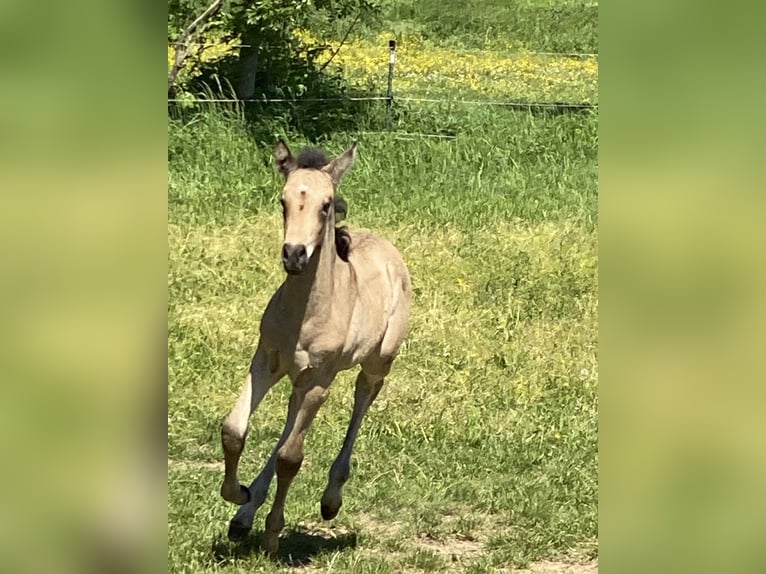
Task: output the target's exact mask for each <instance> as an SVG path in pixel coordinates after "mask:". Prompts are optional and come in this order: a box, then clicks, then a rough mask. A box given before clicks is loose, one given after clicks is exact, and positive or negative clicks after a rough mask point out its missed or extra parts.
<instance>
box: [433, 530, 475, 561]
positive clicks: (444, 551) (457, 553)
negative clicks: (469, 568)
mask: <svg viewBox="0 0 766 574" xmlns="http://www.w3.org/2000/svg"><path fill="white" fill-rule="evenodd" d="M418 546H419V547H420V548H422V549H424V550H429V551H431V552H433V553H434V554H436V555H437V556H443V557H444V558H447V559H448V560H450V561H452V562H457V563H461V564H464V563H467V562H472V561H473V560H475V559H476V558H477V557H478V556H479V555H480V554H481V553H482V552H484V545H483V544H481V543H480V542H477V541H476V540H469V539H467V538H462V537H446V538H440V539H438V540H437V539H435V538H433V537H431V536H424V537H422V538H420V539H419V540H418Z"/></svg>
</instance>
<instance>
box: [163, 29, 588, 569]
mask: <svg viewBox="0 0 766 574" xmlns="http://www.w3.org/2000/svg"><path fill="white" fill-rule="evenodd" d="M443 43H444V44H445V46H446V45H447V44H448V42H443ZM445 49H446V48H445ZM461 49H467V47H464V48H461ZM487 57H488V58H490V59H491V58H492V57H493V56H492V54H488V56H487ZM379 111H380V110H375V109H373V110H372V111H371V115H370V117H367V116H365V117H362V118H360V119H359V126H360V127H359V129H358V130H347V129H344V130H343V131H333V130H332V129H327V130H324V131H322V132H321V135H320V137H318V138H316V139H315V141H316V142H317V143H320V144H321V145H322V146H323V147H324V148H326V149H327V150H328V151H330V152H331V153H338V152H340V151H342V150H343V149H345V147H347V146H348V144H349V143H350V141H351V140H352V139H358V140H359V141H360V147H359V157H358V163H357V165H356V166H355V167H354V169H353V171H352V172H351V173H350V174H349V175H348V176H347V178H346V180H345V181H344V183H343V184H342V187H341V192H342V193H343V195H344V197H345V198H346V199H347V200H348V203H349V217H348V224H349V226H351V227H353V228H370V229H373V230H375V231H376V232H377V233H380V234H381V235H384V236H386V237H388V238H389V239H390V240H392V241H393V242H394V244H395V245H397V246H398V247H399V249H400V250H401V252H402V254H403V256H404V258H405V260H406V262H407V264H408V265H409V268H410V271H411V273H412V277H413V286H414V306H413V312H412V320H411V328H410V333H409V336H408V339H407V341H406V343H405V345H404V347H403V349H402V352H401V355H400V357H399V359H398V360H397V362H396V363H395V365H394V370H393V372H392V374H391V376H390V379H389V382H388V384H387V385H386V387H384V389H383V391H382V392H381V395H380V396H379V398H378V399H377V401H376V402H375V403H374V404H373V406H372V407H371V409H370V412H369V414H368V416H367V418H366V419H365V422H364V424H363V426H362V430H361V433H360V436H359V439H358V442H357V447H356V450H355V455H354V459H353V463H352V477H351V480H350V481H349V483H348V486H347V487H346V490H345V496H344V506H343V508H342V509H341V512H340V514H339V516H338V517H337V518H336V519H335V520H333V521H332V522H329V523H324V522H322V520H321V518H320V516H319V498H320V496H321V494H322V490H323V488H324V485H325V480H326V476H327V471H328V469H329V465H330V464H331V462H332V460H333V458H334V456H335V455H336V454H337V451H338V449H339V448H340V444H341V441H342V439H343V434H344V432H345V428H346V425H347V424H348V418H349V416H350V411H351V401H352V391H353V388H352V381H353V377H354V376H355V372H346V373H343V374H341V375H340V376H339V377H338V379H337V380H336V382H335V383H334V385H333V387H332V392H331V396H330V399H329V400H328V402H327V403H326V404H325V405H324V407H323V408H322V410H321V411H320V413H319V415H318V416H317V419H316V421H315V423H314V425H313V427H312V429H311V432H310V433H309V436H308V438H307V444H306V461H305V463H304V467H303V468H302V470H301V472H300V474H299V475H298V477H297V478H296V480H295V481H294V483H293V487H292V489H291V491H290V495H289V497H288V501H287V507H286V520H287V525H286V528H285V530H284V532H283V536H282V543H281V556H280V559H279V560H278V561H276V562H274V561H271V560H269V559H267V558H266V557H265V556H264V555H263V554H262V553H261V552H259V551H258V544H257V534H258V531H259V530H260V529H262V525H263V520H264V519H265V515H266V513H267V512H268V508H267V506H268V505H269V504H270V502H271V497H273V490H274V488H273V487H272V492H271V494H270V497H269V499H268V500H267V502H266V505H265V506H264V508H262V509H261V510H260V511H259V513H258V515H257V516H256V524H255V529H254V533H253V535H252V537H251V538H250V539H249V540H247V541H246V542H245V543H243V544H241V545H235V544H232V543H230V542H228V541H227V540H226V538H225V536H226V528H227V524H228V520H229V519H230V518H231V516H232V515H233V513H234V507H232V506H231V505H229V504H227V503H225V502H224V501H223V500H221V499H220V497H219V496H218V489H219V486H220V481H221V478H222V475H223V472H222V467H221V461H222V454H221V447H220V443H219V428H220V423H221V421H222V419H223V418H224V417H225V415H226V413H227V412H228V410H229V409H230V408H231V406H232V404H233V401H234V399H235V396H236V393H237V390H238V388H239V385H240V384H241V381H242V379H243V377H244V375H245V372H246V368H247V365H248V364H249V360H250V358H251V356H252V353H253V350H254V347H255V344H256V342H257V332H258V321H259V319H260V316H261V313H262V312H263V309H264V306H265V303H266V301H267V300H268V298H269V297H270V296H271V294H272V292H273V291H274V289H276V287H277V286H278V285H279V284H280V282H281V281H282V280H283V271H282V269H281V266H280V264H279V250H280V241H281V216H280V214H279V209H278V206H277V202H276V199H277V197H278V193H279V190H280V185H281V181H280V179H279V178H278V177H277V175H276V174H275V173H274V170H273V168H272V166H271V163H270V153H271V145H272V144H273V137H272V136H270V135H269V133H268V132H264V131H263V129H260V128H259V129H257V130H256V129H254V127H253V124H252V122H248V121H246V120H245V119H244V117H243V115H242V114H241V113H239V112H237V111H236V110H229V111H228V112H227V111H225V110H224V109H223V108H221V107H210V108H207V109H203V110H202V111H201V112H200V113H198V114H193V115H186V116H184V118H183V119H173V120H170V121H169V150H168V156H169V176H168V177H169V180H168V204H169V223H168V242H169V275H168V291H169V308H168V352H169V362H168V368H169V405H168V421H169V430H168V453H169V454H168V456H169V461H168V489H169V500H168V569H169V571H171V572H190V573H199V572H212V571H222V572H254V571H257V572H280V571H289V570H294V569H296V568H297V569H298V571H303V570H304V569H305V570H306V571H328V572H359V573H368V572H497V571H503V570H504V569H506V570H507V569H510V568H516V567H523V566H526V565H528V564H530V563H533V562H535V561H539V560H542V559H552V560H562V561H567V562H579V561H587V560H589V559H591V558H593V557H595V556H596V554H597V541H596V540H597V491H598V489H597V464H598V463H597V458H598V453H597V417H596V414H597V387H598V385H597V378H598V364H597V355H596V345H597V316H598V306H597V291H598V284H597V240H598V234H597V223H598V222H597V145H598V140H597V132H596V129H597V117H596V115H595V114H594V113H591V112H586V113H576V114H575V113H571V114H553V113H545V114H536V113H530V112H526V111H512V110H503V109H497V108H480V107H467V106H464V107H449V106H447V107H445V106H439V105H436V106H432V105H417V106H416V105H411V106H404V105H402V106H400V107H398V108H397V110H396V115H395V127H396V129H397V130H398V131H399V132H402V131H406V132H418V131H425V132H429V133H434V132H438V133H445V134H449V135H450V136H452V139H444V140H436V139H432V138H421V137H410V136H407V137H404V136H401V135H398V134H397V133H396V132H394V133H392V134H385V133H368V129H370V128H375V127H376V125H377V124H376V123H375V122H377V121H379V119H377V116H376V114H378V113H379ZM272 129H273V133H274V136H276V135H277V134H278V135H287V137H288V138H289V143H290V144H291V146H292V147H293V148H294V149H295V148H298V147H300V145H303V144H305V143H308V140H307V139H306V136H305V134H302V133H299V131H298V130H296V128H295V126H294V125H290V124H288V123H283V124H281V123H280V120H278V119H277V120H274V123H273V125H272ZM288 395H289V384H288V383H287V382H286V381H283V382H282V383H281V384H280V385H278V386H277V387H275V388H274V389H273V390H272V392H271V394H269V395H268V396H267V397H266V399H265V400H264V402H263V403H262V404H261V406H260V408H259V409H258V411H257V412H256V413H255V414H254V415H253V418H252V423H251V431H250V435H249V437H248V444H247V447H246V451H245V455H244V457H243V460H242V471H241V474H242V476H243V478H244V479H246V480H248V481H249V480H251V479H252V477H253V476H254V475H255V474H256V473H257V472H258V471H259V470H260V466H261V465H262V464H263V462H264V461H265V458H266V457H267V455H268V453H269V452H270V450H271V449H272V448H273V445H274V443H275V442H276V440H277V437H278V435H279V433H280V432H281V429H282V424H283V421H284V416H285V412H286V408H287V397H288Z"/></svg>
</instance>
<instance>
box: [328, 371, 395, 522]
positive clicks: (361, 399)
mask: <svg viewBox="0 0 766 574" xmlns="http://www.w3.org/2000/svg"><path fill="white" fill-rule="evenodd" d="M382 387H383V377H382V376H380V375H378V376H375V375H369V374H367V373H365V372H364V370H362V371H361V372H360V373H359V376H357V378H356V390H355V391H354V412H353V413H352V415H351V422H349V425H348V431H346V438H345V439H344V440H343V446H342V447H341V449H340V453H339V454H338V457H337V458H336V459H335V462H333V463H332V466H331V467H330V476H329V479H328V481H327V488H325V491H324V494H323V495H322V503H321V508H322V518H324V519H325V520H330V519H332V518H335V516H336V515H337V514H338V511H339V510H340V507H341V505H342V504H343V485H344V484H346V481H347V480H348V477H349V475H350V473H351V452H352V451H353V450H354V442H355V441H356V436H357V434H358V433H359V428H360V427H361V426H362V419H363V418H364V415H365V414H366V413H367V409H369V408H370V405H371V404H372V401H374V400H375V397H377V396H378V393H379V392H380V389H381V388H382Z"/></svg>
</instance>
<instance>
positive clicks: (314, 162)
mask: <svg viewBox="0 0 766 574" xmlns="http://www.w3.org/2000/svg"><path fill="white" fill-rule="evenodd" d="M296 163H297V164H298V168H299V169H322V168H323V167H324V166H326V165H327V164H328V163H330V160H329V158H328V157H327V154H326V153H325V152H324V151H322V150H321V149H319V148H315V147H306V148H303V149H302V150H301V151H300V153H299V154H298V158H297V159H296ZM334 204H335V205H334V208H335V222H336V226H335V250H336V251H337V252H338V256H339V257H340V258H341V259H342V260H343V261H346V262H348V253H349V251H351V235H350V234H349V232H348V229H346V227H338V226H337V223H338V222H339V221H343V220H344V219H345V218H346V213H347V212H348V206H347V204H346V200H345V199H343V198H342V197H341V196H340V195H336V196H335V201H334Z"/></svg>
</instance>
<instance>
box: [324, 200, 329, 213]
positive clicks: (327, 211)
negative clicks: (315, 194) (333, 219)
mask: <svg viewBox="0 0 766 574" xmlns="http://www.w3.org/2000/svg"><path fill="white" fill-rule="evenodd" d="M322 213H324V214H325V215H327V214H328V213H330V202H329V201H325V202H324V203H323V204H322Z"/></svg>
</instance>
